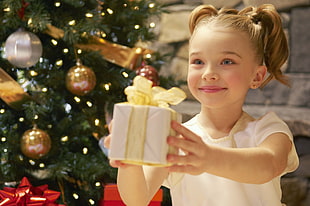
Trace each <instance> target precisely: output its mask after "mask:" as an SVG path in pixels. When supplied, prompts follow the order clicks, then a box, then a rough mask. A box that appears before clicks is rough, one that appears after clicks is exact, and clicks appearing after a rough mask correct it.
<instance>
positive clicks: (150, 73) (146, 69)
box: [136, 62, 159, 86]
mask: <svg viewBox="0 0 310 206" xmlns="http://www.w3.org/2000/svg"><path fill="white" fill-rule="evenodd" d="M136 74H137V75H140V76H143V77H145V78H147V79H148V80H150V81H152V82H153V86H158V85H159V75H158V72H157V70H156V69H155V68H154V67H152V66H150V65H145V63H144V62H142V65H141V66H140V67H138V68H137V69H136Z"/></svg>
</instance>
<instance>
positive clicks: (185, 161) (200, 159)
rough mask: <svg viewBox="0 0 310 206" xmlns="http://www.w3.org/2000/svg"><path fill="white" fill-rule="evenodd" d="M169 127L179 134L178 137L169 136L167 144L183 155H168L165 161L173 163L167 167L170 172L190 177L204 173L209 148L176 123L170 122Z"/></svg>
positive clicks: (199, 138)
mask: <svg viewBox="0 0 310 206" xmlns="http://www.w3.org/2000/svg"><path fill="white" fill-rule="evenodd" d="M171 127H172V128H173V129H174V130H175V131H176V132H177V133H178V134H179V137H174V136H169V137H168V140H167V142H168V144H169V145H171V146H174V147H176V148H179V149H181V150H182V151H183V152H184V153H185V154H184V155H173V154H168V156H167V160H168V162H170V163H173V165H172V166H170V167H168V168H169V171H170V172H182V173H189V174H192V175H199V174H201V173H204V172H205V171H206V169H207V166H208V165H207V159H208V150H209V146H208V145H206V144H205V143H204V142H203V141H202V139H201V137H199V136H198V135H196V134H195V133H193V132H192V131H190V130H188V129H187V128H186V127H184V126H182V125H181V124H180V123H178V122H176V121H172V123H171Z"/></svg>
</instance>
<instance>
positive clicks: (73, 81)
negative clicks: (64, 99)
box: [66, 60, 96, 96]
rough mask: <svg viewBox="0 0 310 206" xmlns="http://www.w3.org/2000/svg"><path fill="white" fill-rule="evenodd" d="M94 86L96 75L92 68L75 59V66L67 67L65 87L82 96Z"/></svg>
mask: <svg viewBox="0 0 310 206" xmlns="http://www.w3.org/2000/svg"><path fill="white" fill-rule="evenodd" d="M95 86H96V75H95V73H94V72H93V70H92V69H90V68H89V67H86V66H84V65H82V64H81V62H80V60H78V61H77V63H76V66H74V67H72V68H71V69H69V71H68V73H67V76H66V87H67V89H68V90H69V91H70V92H71V93H72V94H76V95H79V96H83V95H85V94H87V93H89V92H90V91H92V90H93V89H94V88H95Z"/></svg>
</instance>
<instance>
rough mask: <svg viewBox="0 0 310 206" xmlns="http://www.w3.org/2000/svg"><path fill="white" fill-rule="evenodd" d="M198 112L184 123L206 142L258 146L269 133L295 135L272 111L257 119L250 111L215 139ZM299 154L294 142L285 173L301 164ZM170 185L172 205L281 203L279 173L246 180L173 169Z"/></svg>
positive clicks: (265, 205) (273, 205) (266, 205)
mask: <svg viewBox="0 0 310 206" xmlns="http://www.w3.org/2000/svg"><path fill="white" fill-rule="evenodd" d="M197 120H198V115H196V116H195V117H193V118H192V119H191V120H189V121H188V122H186V123H185V124H184V125H185V126H186V127H187V128H189V129H190V130H191V131H193V132H195V133H196V134H197V135H199V136H200V137H202V139H203V141H204V142H205V143H206V144H212V145H217V146H221V147H230V148H233V147H236V148H248V147H256V146H258V145H259V144H260V143H261V142H263V141H264V140H265V139H266V138H267V137H268V136H269V135H271V134H272V133H276V132H282V133H285V134H287V135H288V136H289V138H290V139H291V141H292V143H293V136H292V134H291V132H290V130H289V128H288V126H287V125H286V124H285V123H284V122H283V121H282V120H281V119H280V118H278V117H277V115H276V114H275V113H273V112H271V113H268V114H266V115H264V116H263V117H261V118H259V119H257V120H255V119H254V118H252V117H251V116H249V115H248V114H247V113H245V112H244V113H243V115H242V117H241V118H240V119H239V120H238V122H237V123H236V124H235V126H234V127H233V129H232V130H231V132H230V135H229V136H227V137H223V138H219V139H212V138H211V137H210V136H209V135H208V134H206V133H205V132H203V129H202V127H201V126H200V124H199V123H198V121H197ZM298 163H299V162H298V156H297V153H296V150H295V145H294V143H293V144H292V149H291V151H290V153H289V155H288V163H287V167H286V169H285V172H284V173H283V174H282V175H284V174H285V173H287V172H291V171H294V170H295V169H296V168H297V167H298ZM163 185H164V186H166V187H168V188H170V193H171V199H172V205H173V206H281V205H282V204H281V196H282V192H281V187H280V176H279V177H276V178H274V179H273V180H271V181H269V182H267V183H264V184H245V183H239V182H236V181H233V180H230V179H226V178H223V177H219V176H215V175H212V174H208V173H203V174H200V175H189V174H183V173H170V174H169V176H168V178H167V179H166V180H165V181H164V184H163Z"/></svg>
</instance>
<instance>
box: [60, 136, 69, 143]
mask: <svg viewBox="0 0 310 206" xmlns="http://www.w3.org/2000/svg"><path fill="white" fill-rule="evenodd" d="M60 140H61V141H62V142H67V141H68V140H69V137H68V136H63V137H62V138H61V139H60Z"/></svg>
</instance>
